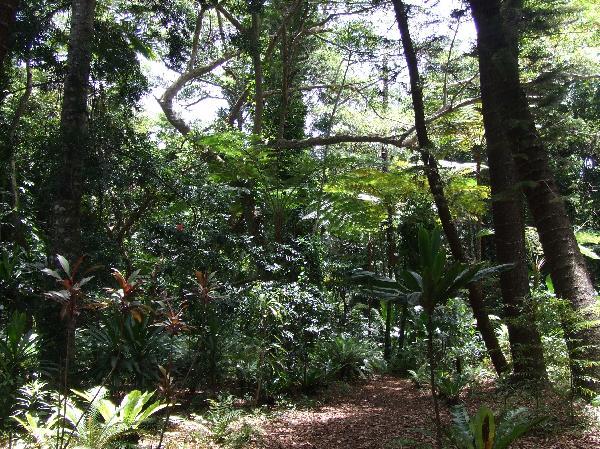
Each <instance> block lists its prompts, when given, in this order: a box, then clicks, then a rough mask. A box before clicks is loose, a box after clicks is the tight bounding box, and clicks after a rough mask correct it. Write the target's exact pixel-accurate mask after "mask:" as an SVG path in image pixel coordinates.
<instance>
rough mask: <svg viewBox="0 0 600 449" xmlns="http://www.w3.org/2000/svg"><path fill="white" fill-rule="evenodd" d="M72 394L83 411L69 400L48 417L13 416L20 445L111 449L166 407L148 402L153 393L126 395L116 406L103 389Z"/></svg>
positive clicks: (48, 447) (157, 402) (40, 447)
mask: <svg viewBox="0 0 600 449" xmlns="http://www.w3.org/2000/svg"><path fill="white" fill-rule="evenodd" d="M73 393H74V394H75V395H76V396H78V398H79V399H82V400H83V407H80V406H78V405H77V404H76V402H75V401H74V400H73V399H72V398H68V399H67V400H66V403H65V404H62V405H61V406H59V407H56V406H55V408H54V411H53V412H52V413H51V414H50V415H49V416H47V417H44V418H42V417H40V416H37V415H34V414H31V413H29V412H27V413H25V415H24V416H23V417H21V416H15V417H14V419H15V420H16V421H17V422H18V423H19V424H20V425H21V427H22V428H23V430H24V431H25V433H26V435H25V437H24V439H23V440H21V441H20V442H19V445H20V446H22V447H24V448H25V447H32V446H33V447H35V448H39V449H50V448H53V447H63V448H71V447H72V448H77V449H111V448H113V447H115V445H116V443H118V442H119V441H122V440H123V439H124V438H126V437H127V436H129V435H132V434H135V433H137V432H138V430H139V429H140V427H141V426H142V425H143V424H144V423H145V422H146V421H147V420H148V418H149V417H150V416H152V415H153V414H155V413H156V412H158V411H159V410H161V409H162V408H164V407H165V404H162V403H161V402H160V401H154V402H150V401H151V399H152V396H153V395H154V394H153V393H151V392H145V393H142V392H141V391H139V390H133V391H131V392H129V393H128V394H127V395H125V397H124V398H123V400H122V401H121V403H120V404H119V405H118V406H117V405H115V404H114V403H113V402H112V401H110V400H109V399H108V390H107V389H106V388H104V387H96V388H92V389H89V390H87V391H84V392H80V391H75V390H73ZM63 407H64V408H63Z"/></svg>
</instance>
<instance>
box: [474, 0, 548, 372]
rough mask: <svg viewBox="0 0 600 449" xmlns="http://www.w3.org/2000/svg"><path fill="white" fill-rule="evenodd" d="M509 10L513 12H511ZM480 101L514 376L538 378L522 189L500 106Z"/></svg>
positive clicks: (540, 359) (514, 40)
mask: <svg viewBox="0 0 600 449" xmlns="http://www.w3.org/2000/svg"><path fill="white" fill-rule="evenodd" d="M507 4H508V2H507ZM511 16H513V17H514V14H511ZM514 29H515V30H516V27H514ZM509 41H510V45H511V46H512V51H513V53H514V55H515V56H514V57H515V58H517V57H518V33H513V35H512V36H511V37H510V39H509ZM481 76H483V77H487V76H489V72H486V71H485V70H482V71H481ZM489 81H490V80H487V81H486V83H487V82H489ZM492 82H493V80H492ZM482 106H483V116H484V126H485V136H486V144H487V145H486V150H487V158H488V165H489V169H490V186H491V190H492V220H493V223H494V231H495V233H494V241H495V245H496V255H497V259H498V262H499V263H501V264H508V263H510V264H514V268H513V269H511V270H510V271H505V272H503V273H501V274H500V288H501V290H502V299H503V302H504V309H505V313H506V318H507V323H506V324H507V327H508V338H509V341H510V349H511V354H512V360H513V371H514V374H515V376H516V377H517V379H527V380H534V381H543V380H545V379H546V378H547V374H546V366H545V363H544V352H543V347H542V339H541V336H540V333H539V331H538V329H537V325H536V323H535V315H534V312H533V310H532V307H531V303H530V301H528V298H529V297H530V292H529V269H528V267H527V261H526V247H525V222H524V217H523V200H522V194H521V191H520V190H519V189H518V188H517V187H516V186H517V179H516V173H515V166H514V161H513V157H512V154H511V150H510V143H509V141H508V138H507V135H506V128H505V127H504V126H503V122H502V115H501V111H500V110H498V108H497V105H496V104H494V102H491V103H490V102H488V101H486V102H484V103H483V105H482Z"/></svg>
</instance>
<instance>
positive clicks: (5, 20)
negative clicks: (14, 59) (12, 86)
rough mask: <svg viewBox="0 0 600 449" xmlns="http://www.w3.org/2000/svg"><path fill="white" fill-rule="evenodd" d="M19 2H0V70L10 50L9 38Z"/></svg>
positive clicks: (7, 0)
mask: <svg viewBox="0 0 600 449" xmlns="http://www.w3.org/2000/svg"><path fill="white" fill-rule="evenodd" d="M18 7H19V0H0V70H1V68H2V67H3V66H4V59H6V55H7V54H8V50H9V49H10V36H11V34H12V31H13V27H14V24H15V19H16V17H17V9H18Z"/></svg>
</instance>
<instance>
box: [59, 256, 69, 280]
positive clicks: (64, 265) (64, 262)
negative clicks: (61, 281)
mask: <svg viewBox="0 0 600 449" xmlns="http://www.w3.org/2000/svg"><path fill="white" fill-rule="evenodd" d="M56 258H57V259H58V263H59V264H60V266H61V267H62V269H63V271H64V272H65V273H66V275H67V276H69V277H70V276H71V266H70V265H69V262H68V261H67V259H65V258H64V257H63V256H61V255H60V254H57V255H56Z"/></svg>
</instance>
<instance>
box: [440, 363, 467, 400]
mask: <svg viewBox="0 0 600 449" xmlns="http://www.w3.org/2000/svg"><path fill="white" fill-rule="evenodd" d="M435 377H436V388H437V392H438V396H439V397H440V398H441V399H443V400H444V401H446V403H448V404H450V405H453V404H456V403H457V402H458V400H459V398H460V393H461V392H462V390H463V389H464V388H465V387H466V386H467V385H468V384H469V381H470V378H469V376H468V375H466V374H463V373H460V374H459V373H450V372H447V371H438V372H437V374H436V376H435Z"/></svg>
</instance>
